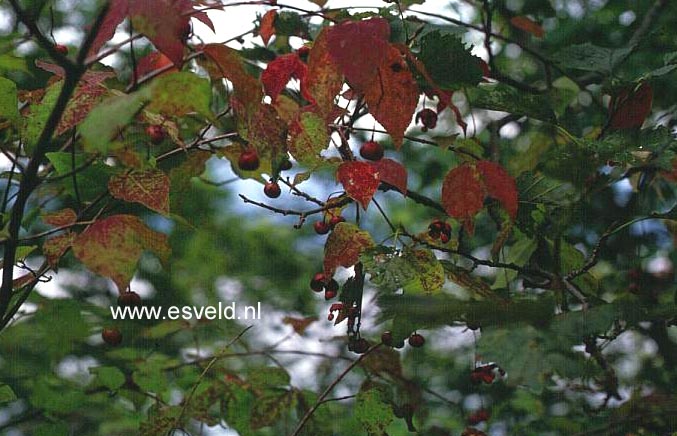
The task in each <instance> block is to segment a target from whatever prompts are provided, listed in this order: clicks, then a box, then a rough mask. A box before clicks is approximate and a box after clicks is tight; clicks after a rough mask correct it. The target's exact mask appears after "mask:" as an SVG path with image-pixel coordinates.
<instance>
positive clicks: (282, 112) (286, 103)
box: [271, 95, 300, 124]
mask: <svg viewBox="0 0 677 436" xmlns="http://www.w3.org/2000/svg"><path fill="white" fill-rule="evenodd" d="M271 104H272V105H273V107H274V108H275V110H276V111H277V114H278V115H279V116H280V118H282V120H283V121H284V122H285V123H287V124H289V123H291V122H292V121H294V120H295V119H296V117H297V116H298V114H299V109H300V108H299V104H298V103H296V101H294V99H293V98H291V97H288V96H286V95H278V96H277V99H276V100H275V101H273V102H271Z"/></svg>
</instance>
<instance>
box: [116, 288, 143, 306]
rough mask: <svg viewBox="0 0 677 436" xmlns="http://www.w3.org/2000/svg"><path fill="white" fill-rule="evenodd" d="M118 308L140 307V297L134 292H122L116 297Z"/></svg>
mask: <svg viewBox="0 0 677 436" xmlns="http://www.w3.org/2000/svg"><path fill="white" fill-rule="evenodd" d="M118 306H123V307H124V306H141V297H140V296H139V294H137V293H136V292H134V291H129V292H123V293H122V294H120V296H119V297H118Z"/></svg>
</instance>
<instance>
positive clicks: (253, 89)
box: [202, 44, 263, 106]
mask: <svg viewBox="0 0 677 436" xmlns="http://www.w3.org/2000/svg"><path fill="white" fill-rule="evenodd" d="M202 51H203V52H204V54H205V55H207V56H208V57H209V58H210V59H211V60H212V61H214V63H215V64H216V67H217V68H216V70H217V71H211V74H212V75H215V76H216V77H223V78H226V79H228V80H230V81H231V82H232V83H233V89H234V94H235V97H236V98H237V99H238V100H239V101H240V102H242V103H243V104H244V105H245V106H251V105H258V104H259V103H261V99H262V98H263V92H262V91H261V84H260V83H259V81H258V80H257V79H256V78H254V77H253V76H251V75H249V74H248V73H247V72H246V70H245V68H244V63H243V62H242V58H241V57H240V54H239V53H238V52H237V50H234V49H232V48H230V47H226V46H225V45H223V44H207V45H205V46H204V48H203V49H202Z"/></svg>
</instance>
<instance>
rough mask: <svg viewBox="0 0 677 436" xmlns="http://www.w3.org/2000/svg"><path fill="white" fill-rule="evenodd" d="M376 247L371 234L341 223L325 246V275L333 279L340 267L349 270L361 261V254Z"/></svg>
mask: <svg viewBox="0 0 677 436" xmlns="http://www.w3.org/2000/svg"><path fill="white" fill-rule="evenodd" d="M373 245H374V241H372V239H371V235H369V232H366V231H364V230H360V229H359V227H357V226H356V225H354V224H350V223H345V222H344V223H339V224H337V225H336V227H334V230H333V231H332V232H331V234H330V235H329V237H328V238H327V242H326V243H325V246H324V273H325V275H326V276H327V277H333V276H334V272H335V271H336V268H338V267H339V266H342V267H345V268H349V267H351V266H353V265H355V264H356V263H357V262H358V261H359V260H360V254H362V252H363V251H364V250H365V249H367V248H370V247H372V246H373Z"/></svg>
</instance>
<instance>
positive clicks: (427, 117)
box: [416, 108, 437, 132]
mask: <svg viewBox="0 0 677 436" xmlns="http://www.w3.org/2000/svg"><path fill="white" fill-rule="evenodd" d="M419 121H420V122H421V124H423V128H422V129H421V130H423V131H424V132H426V131H428V129H434V128H435V126H437V112H435V111H434V110H432V109H428V108H426V109H423V110H421V111H419V112H418V113H417V114H416V122H417V123H418V122H419Z"/></svg>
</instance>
